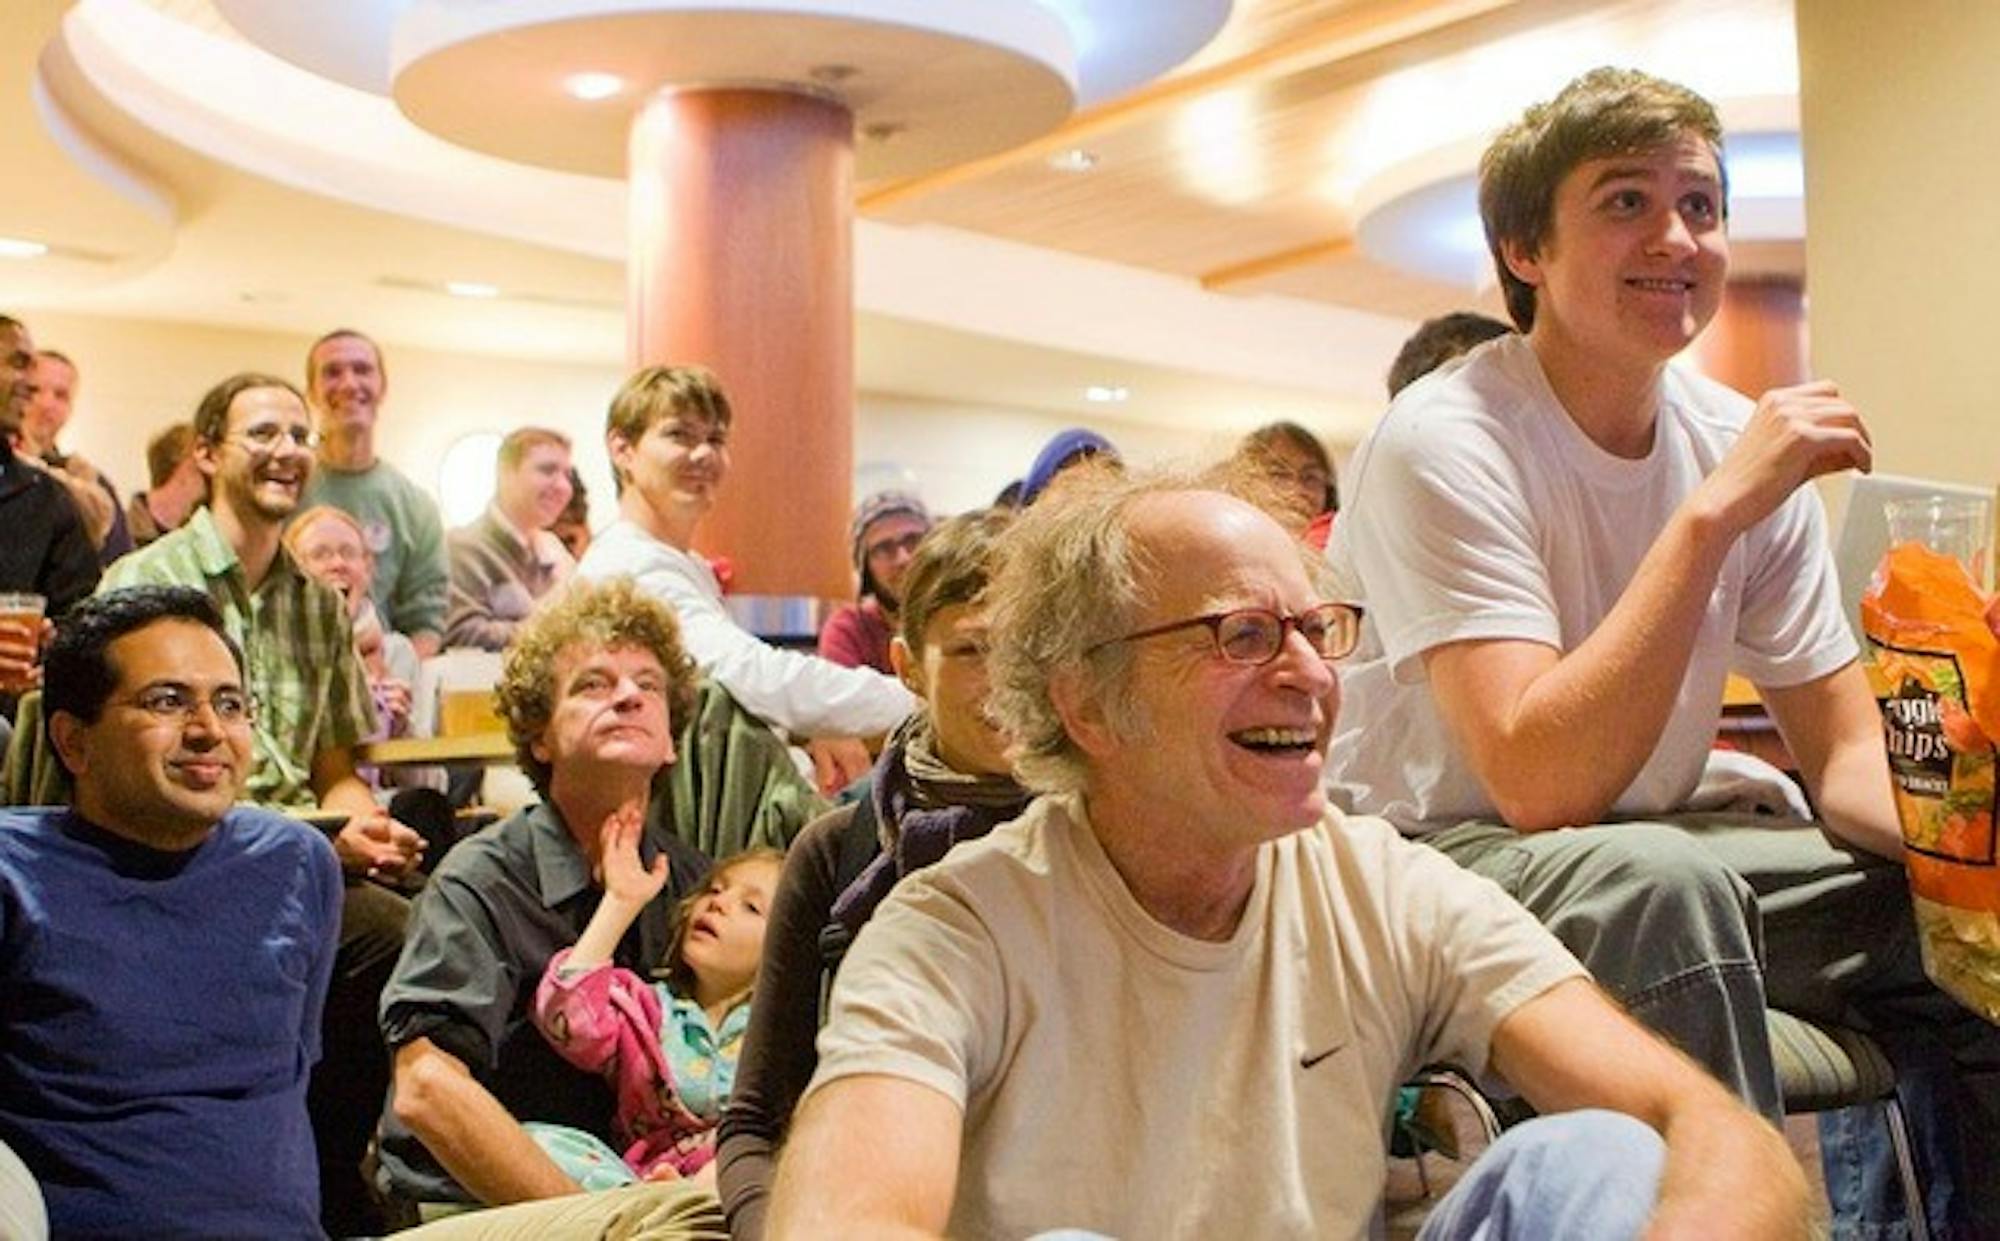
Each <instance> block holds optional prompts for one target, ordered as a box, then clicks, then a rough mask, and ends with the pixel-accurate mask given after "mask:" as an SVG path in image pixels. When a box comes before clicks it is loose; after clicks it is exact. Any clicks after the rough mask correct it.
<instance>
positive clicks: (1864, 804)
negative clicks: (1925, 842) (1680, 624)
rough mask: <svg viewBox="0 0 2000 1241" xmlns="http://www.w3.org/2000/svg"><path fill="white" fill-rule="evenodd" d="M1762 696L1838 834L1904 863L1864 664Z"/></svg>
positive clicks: (1886, 762) (1885, 754)
mask: <svg viewBox="0 0 2000 1241" xmlns="http://www.w3.org/2000/svg"><path fill="white" fill-rule="evenodd" d="M1757 692H1758V694H1759V695H1761V696H1762V697H1763V699H1764V705H1765V706H1766V707H1768V708H1769V709H1770V712H1771V718H1772V719H1773V720H1775V721H1777V724H1778V732H1779V733H1780V734H1782V735H1783V736H1784V738H1785V746H1786V748H1787V749H1789V750H1791V752H1792V759H1793V761H1794V762H1796V763H1797V764H1798V768H1799V775H1800V776H1801V777H1802V778H1803V779H1804V780H1805V782H1806V789H1807V791H1809V792H1810V793H1811V794H1812V799H1813V809H1814V810H1816V811H1817V812H1818V814H1819V817H1820V820H1821V821H1822V822H1824V823H1825V824H1826V826H1827V830H1829V831H1831V832H1832V833H1833V834H1834V835H1835V836H1838V837H1840V839H1842V840H1844V841H1846V842H1847V843H1848V844H1851V845H1853V846H1855V847H1856V848H1858V849H1866V850H1868V851H1869V852H1871V853H1876V854H1880V855H1881V856H1883V857H1885V858H1890V859H1893V860H1895V861H1901V860H1902V857H1903V832H1902V827H1901V825H1900V824H1899V823H1898V821H1897V818H1896V803H1895V800H1894V799H1893V798H1892V797H1891V796H1890V792H1889V754H1888V751H1887V750H1886V749H1885V748H1884V747H1883V744H1882V714H1881V711H1880V710H1879V709H1878V708H1877V707H1876V705H1875V697H1874V695H1873V694H1871V693H1870V692H1869V690H1868V678H1867V675H1866V674H1865V673H1863V672H1862V671H1861V665H1860V664H1852V663H1851V664H1848V665H1847V666H1846V667H1844V668H1840V669H1838V670H1837V671H1834V672H1831V673H1828V674H1827V675H1826V676H1823V677H1820V678H1819V679H1817V680H1813V681H1807V682H1805V683H1804V684H1801V685H1788V686H1786V687H1784V688H1782V689H1768V688H1762V687H1760V688H1759V689H1758V691H1757Z"/></svg>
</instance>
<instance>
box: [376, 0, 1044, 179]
mask: <svg viewBox="0 0 2000 1241" xmlns="http://www.w3.org/2000/svg"><path fill="white" fill-rule="evenodd" d="M829 49H838V50H837V52H834V53H832V58H831V61H830V59H829ZM393 60H394V74H395V98H396V103H397V104H398V106H400V107H401V108H402V109H403V112H404V113H405V114H406V115H407V116H409V117H410V119H412V120H414V121H415V122H417V123H418V124H419V125H422V126H423V127H424V128H426V129H428V130H430V131H431V132H433V133H435V134H438V135H439V136H441V137H444V138H447V139H449V140H451V141H453V142H456V143H459V144H461V145H463V146H466V147H470V148H472V149H474V150H478V151H485V152H487V153H489V154H493V155H499V156H502V157H505V158H508V159H514V160H519V161H520V162H522V163H526V164H534V165H537V166H540V167H545V168H559V169H563V170H565V171H569V172H582V173H594V174H597V175H601V176H617V175H622V174H623V172H624V170H625V148H626V139H627V134H628V131H629V129H630V127H631V118H632V115H633V113H634V112H635V111H636V109H637V108H638V107H639V105H640V104H641V103H642V102H643V101H644V100H645V99H646V98H648V97H649V96H651V95H652V94H653V93H654V92H655V91H657V90H660V89H662V88H666V87H674V86H707V85H738V84H743V85H754V86H771V87H775V88H778V89H799V90H808V91H812V92H814V93H818V94H823V95H827V96H829V97H833V98H837V99H839V100H840V101H841V102H842V103H844V104H846V106H847V107H848V109H849V110H850V111H851V112H852V113H853V114H854V118H855V126H856V130H857V133H858V134H859V135H860V137H861V138H862V141H861V142H859V143H858V144H857V147H856V150H855V164H856V168H855V171H856V175H857V176H858V177H859V178H860V179H862V180H864V181H865V180H871V179H874V178H878V177H892V176H907V175H914V174H916V173H919V172H926V171H929V170H931V169H934V168H939V167H944V166H948V165H951V164H955V163H960V162H963V161H965V160H968V159H974V158H977V157H979V156H982V155H988V154H991V153H992V152H994V151H998V150H1004V149H1006V148H1007V147H1011V146H1016V145H1019V144H1020V143H1022V142H1026V141H1028V140H1029V139H1031V138H1036V137H1039V136H1040V135H1042V134H1044V133H1046V132H1048V131H1049V130H1051V129H1053V128H1055V127H1056V126H1057V125H1059V124H1061V123H1062V121H1063V120H1064V119H1065V118H1066V117H1067V116H1068V115H1069V114H1070V111H1071V109H1072V107H1073V106H1074V103H1075V93H1074V90H1073V88H1072V85H1071V83H1072V80H1073V74H1074V72H1075V55H1074V49H1073V44H1072V40H1071V34H1070V29H1069V27H1068V26H1067V25H1066V24H1065V23H1064V22H1063V21H1062V20H1061V18H1060V17H1058V16H1057V15H1056V13H1055V12H1054V11H1053V10H1051V9H1048V8H1045V7H1043V6H1042V5H1041V4H1039V3H1037V2H1035V0H927V2H925V3H921V4H918V3H913V2H912V0H679V2H678V3H676V4H674V5H671V6H669V5H662V4H659V3H656V2H654V0H528V2H522V3H506V2H504V0H503V2H498V3H495V2H489V0H478V2H468V0H416V3H414V4H412V5H411V6H410V8H409V9H408V10H407V11H406V12H405V13H404V15H403V18H402V20H401V22H400V23H399V24H398V26H397V29H396V39H395V46H394V52H393ZM583 73H591V74H598V75H608V77H605V78H603V79H601V81H603V83H604V84H605V85H604V89H605V90H607V91H609V93H608V94H605V95H604V96H602V97H597V96H594V95H593V96H592V97H590V98H578V97H576V96H575V95H574V94H572V93H571V92H570V91H569V90H568V89H566V88H565V83H566V82H568V81H569V80H570V79H571V78H572V77H574V76H575V75H578V74H583ZM614 84H615V86H614Z"/></svg>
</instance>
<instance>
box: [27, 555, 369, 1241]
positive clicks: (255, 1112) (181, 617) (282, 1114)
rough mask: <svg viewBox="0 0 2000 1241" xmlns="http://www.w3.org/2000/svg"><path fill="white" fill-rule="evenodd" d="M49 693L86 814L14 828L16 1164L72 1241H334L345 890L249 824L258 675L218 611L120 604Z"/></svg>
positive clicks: (79, 633) (87, 636) (30, 819)
mask: <svg viewBox="0 0 2000 1241" xmlns="http://www.w3.org/2000/svg"><path fill="white" fill-rule="evenodd" d="M45 693H46V698H45V708H46V710H45V715H44V719H45V721H46V727H47V732H48V740H49V743H50V744H51V746H52V747H53V748H54V750H55V751H56V753H57V755H58V756H59V757H60V759H61V761H62V764H63V766H64V768H65V769H66V770H67V771H68V772H69V775H70V777H71V783H72V786H73V789H74V793H73V796H72V799H71V802H70V804H69V805H68V806H67V807H60V808H48V809H39V810H11V811H8V812H6V813H5V814H4V815H0V997H4V999H0V1143H4V1144H5V1146H7V1147H11V1148H12V1149H13V1151H14V1152H15V1153H16V1154H17V1155H19V1156H20V1157H21V1159H22V1161H23V1162H24V1163H25V1164H26V1165H27V1168H28V1170H29V1172H30V1173H31V1174H32V1175H33V1177H34V1178H35V1180H36V1181H37V1182H39V1183H40V1186H41V1190H42V1194H43V1196H44V1198H45V1200H46V1204H47V1216H48V1223H49V1226H50V1231H51V1232H52V1233H53V1235H55V1236H59V1237H129V1236H151V1237H316V1236H319V1235H320V1229H319V1210H320V1208H319V1193H318V1189H317V1186H318V1173H317V1170H316V1167H315V1163H316V1160H315V1155H314V1148H313V1134H312V1129H311V1127H310V1125H309V1124H308V1123H307V1117H306V1078H307V1072H308V1070H309V1069H310V1068H311V1066H312V1063H313V1061H314V1060H315V1059H317V1058H318V1055H319V1049H320V1008H321V1004H322V1002H323V1001H324V999H325V996H326V987H327V977H328V973H329V971H330V969H331V968H332V964H333V955H334V937H335V930H336V927H337V925H338V922H339V919H340V868H339V866H338V865H337V864H336V863H335V861H334V856H333V850H332V849H331V848H330V847H329V846H328V845H327V843H326V841H325V840H324V839H323V838H321V836H320V835H319V833H317V832H314V831H312V830H310V829H308V828H305V827H303V826H301V825H300V824H298V823H295V822H292V821H291V820H289V819H286V818H283V817H282V816H280V815H278V814H276V813H274V812H271V811H268V810H260V809H255V808H252V807H248V806H240V805H237V804H236V803H237V798H238V797H239V795H240V794H241V793H242V791H243V788H244V784H245V781H246V780H247V779H248V777H249V773H250V768H251V764H252V762H253V761H254V760H253V758H252V751H251V724H252V720H253V717H254V714H255V712H254V708H253V706H252V702H251V696H250V694H249V692H248V690H247V689H246V688H245V686H244V678H243V662H242V654H241V652H240V651H238V650H237V648H236V645H235V643H234V642H232V641H231V640H230V639H229V637H228V635H227V633H226V632H225V630H224V627H223V623H222V617H221V616H220V615H219V614H218V613H217V611H216V609H215V607H214V605H213V604H211V603H210V602H209V600H208V597H207V596H206V595H204V594H203V593H202V592H201V591H199V590H193V589H189V588H186V587H172V586H144V587H138V588H134V589H131V590H122V591H114V592H112V593H110V594H106V595H99V596H97V597H95V598H91V599H86V600H84V601H83V602H81V603H79V604H78V605H77V606H76V607H75V608H74V609H72V610H71V611H70V613H69V615H68V616H67V617H65V619H64V621H63V624H62V627H61V629H60V630H59V631H58V632H57V634H56V637H55V640H54V642H53V644H52V645H51V647H50V649H49V654H48V682H47V689H46V691H45Z"/></svg>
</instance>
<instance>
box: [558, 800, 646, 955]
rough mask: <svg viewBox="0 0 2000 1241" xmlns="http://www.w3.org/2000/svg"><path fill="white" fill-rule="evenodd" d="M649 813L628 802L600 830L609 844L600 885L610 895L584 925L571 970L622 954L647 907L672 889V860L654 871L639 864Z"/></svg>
mask: <svg viewBox="0 0 2000 1241" xmlns="http://www.w3.org/2000/svg"><path fill="white" fill-rule="evenodd" d="M645 818H646V808H645V807H644V806H642V805H640V804H639V803H638V802H636V801H632V802H626V803H625V804H624V805H622V806H620V807H618V809H616V810H614V811H612V812H611V817H610V818H608V819H606V820H604V824H603V826H601V827H600V828H599V829H598V836H599V839H600V840H601V841H602V842H603V847H602V851H601V853H600V856H601V857H602V858H603V861H601V862H600V863H599V864H598V865H599V869H600V871H601V873H600V875H599V876H598V881H599V882H600V883H602V884H603V885H604V895H603V896H601V897H599V898H598V900H597V909H596V910H595V911H594V912H593V913H592V914H591V915H590V921H589V922H587V923H585V924H584V928H583V934H582V935H579V936H577V940H576V944H575V946H574V947H572V948H571V949H570V950H569V956H568V958H567V962H568V965H569V968H570V969H573V970H582V969H585V968H586V967H589V966H596V965H604V964H607V963H609V962H610V961H611V958H612V956H613V954H615V953H616V952H617V951H618V944H619V941H620V940H622V939H624V938H625V932H626V931H627V930H629V929H630V928H631V926H632V924H633V923H634V922H637V921H638V920H639V915H640V914H642V913H644V912H645V910H646V906H648V905H650V904H652V903H653V901H654V900H655V899H657V898H658V897H659V895H660V889H662V888H664V887H666V886H667V867H668V862H667V856H666V855H665V854H664V853H663V854H660V855H659V856H657V857H655V858H654V859H653V864H652V865H651V866H650V867H648V866H645V865H642V864H641V863H640V861H639V837H640V836H641V835H642V834H643V833H644V832H645Z"/></svg>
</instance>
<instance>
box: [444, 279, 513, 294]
mask: <svg viewBox="0 0 2000 1241" xmlns="http://www.w3.org/2000/svg"><path fill="white" fill-rule="evenodd" d="M444 291H445V292H447V293H449V294H451V295H452V296H453V297H498V296H500V286H499V285H497V284H484V283H482V282H480V281H477V280H447V281H445V282H444Z"/></svg>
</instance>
